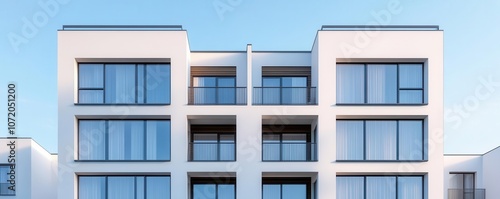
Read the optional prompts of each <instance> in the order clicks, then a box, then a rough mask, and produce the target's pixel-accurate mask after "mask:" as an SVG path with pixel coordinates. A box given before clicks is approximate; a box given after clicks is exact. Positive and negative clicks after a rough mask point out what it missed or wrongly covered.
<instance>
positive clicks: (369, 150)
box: [336, 120, 424, 160]
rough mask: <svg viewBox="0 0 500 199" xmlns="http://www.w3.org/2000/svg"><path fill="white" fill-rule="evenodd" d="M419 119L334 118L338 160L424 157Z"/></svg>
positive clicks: (418, 158) (420, 121)
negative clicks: (335, 119) (335, 120)
mask: <svg viewBox="0 0 500 199" xmlns="http://www.w3.org/2000/svg"><path fill="white" fill-rule="evenodd" d="M423 133H424V131H423V121H422V120H337V131H336V134H337V160H423V159H424V157H423V152H424V151H423V150H424V147H423V144H424V143H423Z"/></svg>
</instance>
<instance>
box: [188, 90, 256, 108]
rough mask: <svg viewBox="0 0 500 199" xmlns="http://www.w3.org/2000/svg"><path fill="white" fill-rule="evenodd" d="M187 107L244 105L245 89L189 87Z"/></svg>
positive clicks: (245, 98)
mask: <svg viewBox="0 0 500 199" xmlns="http://www.w3.org/2000/svg"><path fill="white" fill-rule="evenodd" d="M188 104H189V105H246V104H247V88H246V87H189V103H188Z"/></svg>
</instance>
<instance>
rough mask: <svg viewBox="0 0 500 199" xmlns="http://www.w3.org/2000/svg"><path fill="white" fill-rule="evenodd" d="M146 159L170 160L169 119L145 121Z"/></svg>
mask: <svg viewBox="0 0 500 199" xmlns="http://www.w3.org/2000/svg"><path fill="white" fill-rule="evenodd" d="M146 129H147V131H146V134H147V135H146V142H147V145H146V152H147V155H146V156H147V159H148V160H170V121H162V120H149V121H146Z"/></svg>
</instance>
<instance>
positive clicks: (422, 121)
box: [335, 119, 428, 162]
mask: <svg viewBox="0 0 500 199" xmlns="http://www.w3.org/2000/svg"><path fill="white" fill-rule="evenodd" d="M337 121H362V122H363V160H338V159H337V160H336V161H337V162H427V161H428V160H427V158H426V157H425V152H426V147H425V146H426V145H425V120H424V119H337V120H336V121H335V122H337ZM367 121H395V122H396V160H367V159H366V122H367ZM400 121H421V123H422V124H421V125H422V136H421V137H422V142H421V143H422V144H421V146H422V159H421V160H399V133H400V132H399V122H400ZM336 146H338V145H336Z"/></svg>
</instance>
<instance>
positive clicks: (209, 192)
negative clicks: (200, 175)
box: [193, 184, 216, 199]
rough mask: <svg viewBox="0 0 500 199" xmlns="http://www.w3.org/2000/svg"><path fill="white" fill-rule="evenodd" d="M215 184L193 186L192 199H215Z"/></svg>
mask: <svg viewBox="0 0 500 199" xmlns="http://www.w3.org/2000/svg"><path fill="white" fill-rule="evenodd" d="M215 186H216V185H215V184H195V185H193V199H216V197H215V196H216V193H215Z"/></svg>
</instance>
